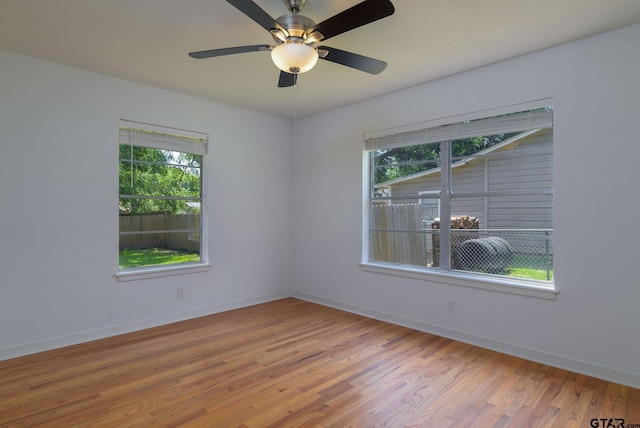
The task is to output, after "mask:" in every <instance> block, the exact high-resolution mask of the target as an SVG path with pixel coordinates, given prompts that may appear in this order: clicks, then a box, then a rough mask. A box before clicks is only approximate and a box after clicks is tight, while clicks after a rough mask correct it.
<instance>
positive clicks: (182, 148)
mask: <svg viewBox="0 0 640 428" xmlns="http://www.w3.org/2000/svg"><path fill="white" fill-rule="evenodd" d="M118 129H119V143H118V147H119V146H120V145H121V144H128V145H132V146H138V147H149V148H155V149H163V150H170V151H177V152H184V153H191V154H198V155H201V156H202V162H201V165H200V189H201V196H200V233H199V234H200V261H199V262H194V263H176V264H172V265H158V266H143V267H135V268H126V269H120V268H119V263H118V266H116V274H115V277H116V278H117V280H118V282H127V281H134V280H140V279H149V278H158V277H164V276H173V275H181V274H188V273H196V272H205V271H208V270H209V269H210V267H211V265H210V264H209V262H208V247H207V242H208V239H207V228H206V224H207V222H206V221H205V219H206V211H205V207H206V204H205V188H204V179H203V177H204V174H203V166H204V163H205V156H206V154H207V150H208V135H207V134H205V133H201V132H195V131H187V130H183V129H176V128H169V127H165V126H159V125H152V124H148V123H142V122H135V121H130V120H124V119H121V120H120V121H119V127H118ZM135 131H141V132H138V133H137V134H135ZM134 135H135V136H134ZM119 234H120V227H118V235H119ZM191 238H192V236H189V239H191ZM118 241H119V240H118Z"/></svg>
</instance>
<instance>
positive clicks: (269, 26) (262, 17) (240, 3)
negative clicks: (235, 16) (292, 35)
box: [227, 0, 288, 34]
mask: <svg viewBox="0 0 640 428" xmlns="http://www.w3.org/2000/svg"><path fill="white" fill-rule="evenodd" d="M227 3H229V4H231V5H232V6H234V7H235V8H236V9H238V10H239V11H240V12H242V13H244V14H245V15H247V16H248V17H249V18H251V19H252V20H254V21H255V22H257V23H258V24H259V25H260V26H261V27H262V28H264V29H265V30H267V31H269V32H271V30H273V29H276V28H277V29H278V30H281V31H284V33H285V34H288V33H287V32H286V31H285V29H284V28H282V26H281V25H280V24H278V22H277V21H276V20H275V19H273V18H272V17H271V15H269V14H268V13H267V12H265V11H264V10H263V9H262V8H261V7H260V6H258V5H257V4H255V3H254V2H253V1H251V0H227Z"/></svg>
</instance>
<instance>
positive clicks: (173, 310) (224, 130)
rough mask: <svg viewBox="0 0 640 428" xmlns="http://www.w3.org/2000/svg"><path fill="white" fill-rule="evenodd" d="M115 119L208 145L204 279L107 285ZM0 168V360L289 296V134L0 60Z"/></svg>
mask: <svg viewBox="0 0 640 428" xmlns="http://www.w3.org/2000/svg"><path fill="white" fill-rule="evenodd" d="M120 118H123V119H130V120H135V121H141V122H147V123H153V124H159V125H164V126H169V127H176V128H182V129H190V130H194V131H200V132H206V133H208V134H209V147H210V150H209V155H208V156H207V157H206V158H205V168H204V186H205V192H206V194H207V195H206V197H207V199H206V202H205V206H206V209H207V210H208V218H209V221H208V228H209V239H208V243H209V250H210V261H211V263H212V268H211V269H210V270H209V271H208V272H205V273H193V274H188V275H180V276H170V277H165V278H159V279H147V280H141V281H133V282H127V283H118V282H117V281H116V278H115V277H114V274H115V273H116V269H117V264H118V215H117V212H118V211H117V207H118V172H117V171H118V168H117V159H118V119H120ZM0 165H1V166H0V359H3V358H9V357H12V356H16V355H21V354H25V353H29V352H35V351H40V350H43V349H48V348H52V347H57V346H61V345H66V344H70V343H76V342H80V341H84V340H88V339H92V338H97V337H103V336H106V335H111V334H116V333H121V332H124V331H130V330H135V329H139V328H143V327H147V326H153V325H158V324H162V323H166V322H170V321H174V320H178V319H184V318H189V317H193V316H197V315H203V314H207V313H212V312H216V311H220V310H224V309H229V308H233V307H237V306H243V305H247V304H251V303H256V302H260V301H264V300H270V299H273V298H277V297H281V296H288V295H290V282H289V279H290V267H291V264H290V256H291V227H290V223H291V212H290V207H291V205H292V201H291V190H292V189H291V123H290V121H287V120H282V119H276V118H274V117H270V116H266V115H261V114H257V113H253V112H249V111H246V110H241V109H237V108H233V107H228V106H224V105H220V104H216V103H212V102H209V101H205V100H202V99H198V98H193V97H188V96H185V95H181V94H177V93H172V92H168V91H164V90H160V89H157V88H153V87H149V86H144V85H140V84H136V83H132V82H127V81H123V80H119V79H115V78H111V77H107V76H104V75H100V74H96V73H91V72H87V71H83V70H79V69H75V68H71V67H66V66H62V65H58V64H54V63H50V62H47V61H41V60H38V59H35V58H30V57H26V56H21V55H16V54H13V53H9V52H3V51H0ZM230 183H232V185H230ZM178 285H180V286H182V287H184V289H185V294H186V296H185V297H184V298H183V299H177V298H176V287H177V286H178Z"/></svg>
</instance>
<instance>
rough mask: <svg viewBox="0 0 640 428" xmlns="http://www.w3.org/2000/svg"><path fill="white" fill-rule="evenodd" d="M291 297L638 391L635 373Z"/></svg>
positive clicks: (305, 297)
mask: <svg viewBox="0 0 640 428" xmlns="http://www.w3.org/2000/svg"><path fill="white" fill-rule="evenodd" d="M292 297H295V298H296V299H301V300H306V301H309V302H313V303H318V304H320V305H324V306H329V307H332V308H335V309H340V310H343V311H346V312H351V313H354V314H358V315H363V316H366V317H369V318H373V319H377V320H380V321H385V322H389V323H391V324H396V325H401V326H403V327H408V328H412V329H414V330H419V331H424V332H426V333H431V334H435V335H437V336H441V337H446V338H448V339H453V340H457V341H459V342H463V343H468V344H470V345H474V346H478V347H481V348H485V349H490V350H492V351H496V352H501V353H503V354H507V355H513V356H515V357H520V358H523V359H525V360H529V361H534V362H537V363H541V364H546V365H548V366H552V367H557V368H560V369H564V370H569V371H572V372H576V373H580V374H584V375H587V376H592V377H595V378H598V379H603V380H606V381H610V382H615V383H619V384H622V385H627V386H630V387H632V388H640V375H639V374H636V373H631V372H626V371H622V370H618V369H614V368H610V367H603V366H600V365H597V364H593V363H590V362H588V361H583V360H579V359H575V358H571V357H566V356H564V355H559V354H554V353H550V352H546V351H540V350H539V349H534V348H528V347H526V346H521V345H516V344H513V343H508V342H504V341H501V340H496V339H492V338H489V337H483V336H478V335H474V334H470V333H466V332H463V331H459V330H454V329H451V328H448V327H444V326H440V325H434V324H428V323H425V322H422V321H416V320H411V319H407V318H403V317H400V316H397V315H393V314H388V313H384V312H378V311H375V310H371V309H368V308H364V307H360V306H356V305H351V304H346V303H341V302H336V301H333V300H329V299H325V298H323V297H319V296H315V295H311V294H306V293H299V292H293V293H292Z"/></svg>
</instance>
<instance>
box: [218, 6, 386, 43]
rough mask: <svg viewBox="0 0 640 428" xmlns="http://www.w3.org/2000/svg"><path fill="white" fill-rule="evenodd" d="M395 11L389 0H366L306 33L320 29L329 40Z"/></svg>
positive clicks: (325, 38)
mask: <svg viewBox="0 0 640 428" xmlns="http://www.w3.org/2000/svg"><path fill="white" fill-rule="evenodd" d="M227 1H228V0H227ZM393 12H395V8H394V7H393V4H392V3H391V1H389V0H365V1H363V2H361V3H358V4H357V5H355V6H353V7H350V8H349V9H346V10H344V11H342V12H340V13H339V14H337V15H334V16H332V17H331V18H329V19H327V20H325V21H322V22H321V23H319V24H316V25H315V26H313V27H311V28H310V29H308V30H307V31H306V33H307V34H311V33H313V31H319V32H320V34H322V35H323V36H324V37H323V38H322V40H327V39H330V38H331V37H335V36H337V35H338V34H342V33H346V32H347V31H350V30H353V29H354V28H358V27H362V26H363V25H366V24H369V23H371V22H374V21H377V20H378V19H382V18H385V17H387V16H389V15H393Z"/></svg>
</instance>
